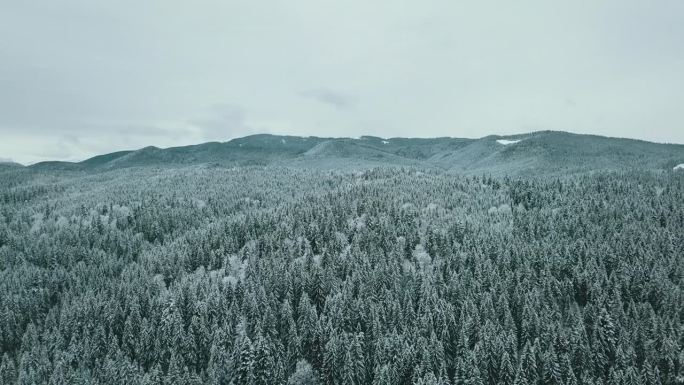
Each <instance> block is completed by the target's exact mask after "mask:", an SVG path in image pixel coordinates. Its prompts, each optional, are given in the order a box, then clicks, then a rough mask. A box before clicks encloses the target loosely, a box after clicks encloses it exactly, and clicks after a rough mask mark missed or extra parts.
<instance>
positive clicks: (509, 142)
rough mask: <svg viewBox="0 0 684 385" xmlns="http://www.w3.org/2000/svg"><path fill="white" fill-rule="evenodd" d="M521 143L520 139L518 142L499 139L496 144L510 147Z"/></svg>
mask: <svg viewBox="0 0 684 385" xmlns="http://www.w3.org/2000/svg"><path fill="white" fill-rule="evenodd" d="M519 141H520V139H518V140H510V139H497V141H496V142H497V143H499V144H503V145H504V146H507V145H509V144H515V143H518V142H519Z"/></svg>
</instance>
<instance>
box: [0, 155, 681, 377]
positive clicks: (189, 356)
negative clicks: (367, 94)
mask: <svg viewBox="0 0 684 385" xmlns="http://www.w3.org/2000/svg"><path fill="white" fill-rule="evenodd" d="M0 182H1V183H0V357H1V358H0V384H2V385H8V384H22V385H24V384H26V385H28V384H150V385H151V384H164V385H180V384H234V385H270V384H288V385H294V384H321V385H322V384H334V385H362V384H373V385H389V384H401V385H408V384H421V385H428V384H430V385H434V384H442V385H444V384H451V385H461V384H469V385H471V384H472V385H480V384H491V385H499V384H501V385H506V384H516V385H526V384H529V385H541V384H569V385H574V384H587V385H599V384H605V385H609V384H610V385H613V384H649V385H655V384H680V383H683V382H684V350H683V347H684V322H683V321H684V282H683V278H684V173H682V172H661V171H615V172H607V171H605V172H603V171H597V172H592V173H582V174H574V175H562V176H545V177H539V178H535V177H526V178H523V177H514V176H501V175H495V176H491V175H488V174H482V175H456V174H453V173H447V172H441V171H437V170H430V169H418V168H412V167H393V168H383V167H380V168H368V169H365V170H360V171H358V170H357V171H353V170H314V169H298V168H280V167H262V166H241V167H232V168H231V167H220V166H207V165H204V166H203V165H190V166H184V167H175V168H171V167H159V166H154V167H136V168H125V169H114V170H108V171H102V172H85V171H80V170H75V171H74V170H71V171H70V170H28V169H12V168H10V169H7V170H4V171H1V172H0Z"/></svg>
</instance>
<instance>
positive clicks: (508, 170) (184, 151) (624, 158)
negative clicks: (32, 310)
mask: <svg viewBox="0 0 684 385" xmlns="http://www.w3.org/2000/svg"><path fill="white" fill-rule="evenodd" d="M682 163H684V145H679V144H661V143H651V142H646V141H640V140H633V139H619V138H609V137H603V136H595V135H579V134H571V133H567V132H558V131H540V132H533V133H529V134H520V135H511V136H487V137H484V138H480V139H462V138H432V139H422V138H387V139H385V138H378V137H373V136H363V137H360V138H358V139H350V138H320V137H298V136H279V135H252V136H247V137H244V138H238V139H233V140H231V141H228V142H224V143H218V142H211V143H203V144H198V145H192V146H182V147H171V148H166V149H160V148H157V147H145V148H142V149H139V150H135V151H120V152H115V153H111V154H104V155H99V156H96V157H93V158H90V159H87V160H85V161H82V162H78V163H70V162H41V163H36V164H34V165H31V166H29V168H30V169H34V170H83V171H97V170H110V169H117V168H125V167H146V166H158V167H182V166H187V165H195V164H212V165H218V166H244V165H260V166H287V167H297V168H322V169H350V168H351V169H362V168H368V167H376V166H391V167H396V166H415V167H422V168H435V169H441V170H447V171H451V172H455V173H465V174H474V173H489V174H494V175H504V174H508V175H524V174H534V175H546V174H557V173H579V172H590V171H595V170H626V169H643V170H672V169H673V167H675V166H676V165H678V164H682Z"/></svg>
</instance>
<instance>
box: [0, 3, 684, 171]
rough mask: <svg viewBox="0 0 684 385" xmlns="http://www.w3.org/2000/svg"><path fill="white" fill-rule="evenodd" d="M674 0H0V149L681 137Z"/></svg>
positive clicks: (683, 62)
mask: <svg viewBox="0 0 684 385" xmlns="http://www.w3.org/2000/svg"><path fill="white" fill-rule="evenodd" d="M682 68H684V1H681V0H640V1H634V0H572V1H565V0H562V1H548V0H539V1H528V0H521V1H503V0H499V1H489V0H479V1H456V0H414V1H403V0H344V1H340V0H336V1H331V0H287V1H286V0H272V1H271V0H268V1H266V0H264V1H259V0H256V1H255V0H245V1H242V0H221V1H219V0H217V1H211V0H197V1H176V0H173V1H172V0H145V1H138V0H135V1H133V0H117V1H108V0H107V1H105V0H102V1H92V0H60V1H54V0H31V1H22V0H4V1H2V2H0V157H1V158H11V159H14V160H16V161H19V162H23V163H31V162H35V161H39V160H45V159H59V160H81V159H84V158H87V157H89V156H92V155H95V154H100V153H105V152H111V151H115V150H121V149H135V148H140V147H144V146H147V145H156V146H160V147H167V146H174V145H183V144H193V143H200V142H205V141H226V140H229V139H231V138H234V137H239V136H244V135H249V134H253V133H274V134H291V135H318V136H358V135H363V134H368V135H377V136H382V137H391V136H412V137H428V136H454V137H480V136H485V135H488V134H511V133H521V132H528V131H534V130H542V129H552V130H564V131H572V132H578V133H594V134H602V135H609V136H621V137H632V138H639V139H646V140H652V141H659V142H676V143H684V75H683V70H682Z"/></svg>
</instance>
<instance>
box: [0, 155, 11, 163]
mask: <svg viewBox="0 0 684 385" xmlns="http://www.w3.org/2000/svg"><path fill="white" fill-rule="evenodd" d="M13 162H14V161H13V160H12V158H3V157H1V156H0V163H13Z"/></svg>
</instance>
